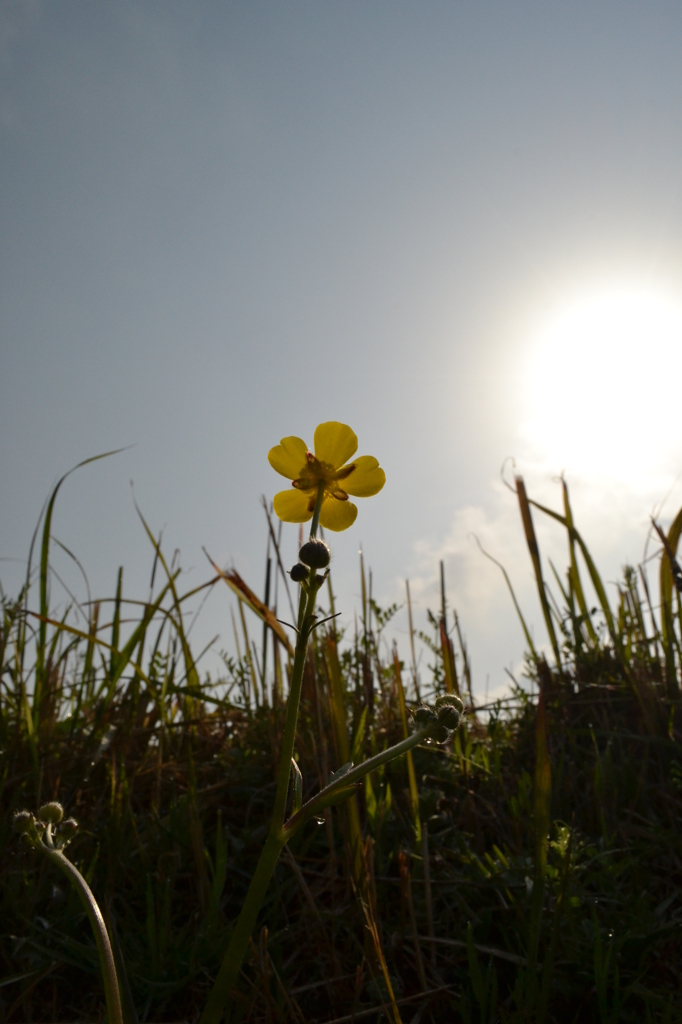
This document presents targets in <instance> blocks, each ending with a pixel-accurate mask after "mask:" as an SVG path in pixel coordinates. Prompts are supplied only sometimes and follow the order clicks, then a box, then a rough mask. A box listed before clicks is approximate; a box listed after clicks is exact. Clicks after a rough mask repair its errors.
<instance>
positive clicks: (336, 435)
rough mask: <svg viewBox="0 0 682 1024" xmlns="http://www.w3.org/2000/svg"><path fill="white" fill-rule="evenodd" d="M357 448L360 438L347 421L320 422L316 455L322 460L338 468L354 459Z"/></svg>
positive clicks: (316, 434) (316, 437)
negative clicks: (347, 424)
mask: <svg viewBox="0 0 682 1024" xmlns="http://www.w3.org/2000/svg"><path fill="white" fill-rule="evenodd" d="M357 450H358V439H357V437H356V436H355V434H354V433H353V431H352V430H351V429H350V427H348V426H346V424H345V423H337V422H336V420H330V422H329V423H320V425H319V427H317V428H316V430H315V455H316V456H317V458H318V459H319V460H320V462H328V463H329V464H330V465H331V466H333V467H334V469H338V467H339V466H343V464H344V462H348V460H349V459H352V458H353V456H354V455H355V453H356V451H357ZM331 529H332V527H331V526H330V530H331ZM343 529H345V527H343Z"/></svg>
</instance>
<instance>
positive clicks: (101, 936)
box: [40, 843, 123, 1024]
mask: <svg viewBox="0 0 682 1024" xmlns="http://www.w3.org/2000/svg"><path fill="white" fill-rule="evenodd" d="M40 848H41V850H42V852H43V853H44V854H45V856H46V857H49V858H50V860H51V861H52V863H53V864H56V865H57V867H58V868H59V869H60V870H61V871H63V872H64V874H65V875H66V877H67V878H68V879H69V882H70V883H71V885H72V886H73V887H74V889H75V890H76V892H77V893H78V895H79V897H80V900H81V903H82V904H83V906H84V907H85V912H86V914H87V915H88V920H89V921H90V925H91V927H92V930H93V932H94V935H95V942H96V943H97V954H98V956H99V962H100V966H101V968H102V978H103V980H104V996H105V999H106V1003H107V1018H108V1024H123V1011H122V1009H121V996H120V992H119V988H118V978H117V977H116V967H115V965H114V954H113V953H112V951H111V943H110V941H109V933H108V932H107V929H106V925H105V924H104V918H103V917H102V912H101V911H100V909H99V907H98V905H97V900H96V899H95V897H94V896H93V894H92V891H91V890H90V887H89V885H88V883H87V882H86V881H85V879H84V878H83V876H82V875H81V873H80V871H79V870H78V868H77V867H76V866H75V865H74V864H72V863H71V861H70V860H69V859H68V857H65V856H64V854H63V853H62V852H61V850H55V849H50V848H49V847H48V846H46V845H45V844H44V843H41V844H40Z"/></svg>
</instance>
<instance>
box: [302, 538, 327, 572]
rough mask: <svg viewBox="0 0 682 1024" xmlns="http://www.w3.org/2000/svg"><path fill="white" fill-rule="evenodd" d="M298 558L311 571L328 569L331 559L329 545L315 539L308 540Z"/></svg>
mask: <svg viewBox="0 0 682 1024" xmlns="http://www.w3.org/2000/svg"><path fill="white" fill-rule="evenodd" d="M298 557H299V558H300V559H301V561H302V562H305V564H306V565H309V566H310V568H311V569H326V568H327V566H328V565H329V561H330V559H331V553H330V551H329V545H328V544H325V542H324V541H323V540H319V539H318V538H315V539H314V540H308V541H306V543H305V544H304V545H303V547H302V548H301V550H300V551H299V553H298Z"/></svg>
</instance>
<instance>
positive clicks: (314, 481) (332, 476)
mask: <svg viewBox="0 0 682 1024" xmlns="http://www.w3.org/2000/svg"><path fill="white" fill-rule="evenodd" d="M357 450H358V439H357V437H356V436H355V434H354V433H353V431H352V430H351V429H350V427H348V426H346V424H345V423H336V422H334V421H331V422H329V423H320V425H319V427H317V429H316V430H315V454H313V453H312V452H311V451H309V450H308V446H307V444H306V443H305V441H302V440H301V438H300V437H283V438H282V440H281V441H280V443H279V444H278V445H276V446H275V447H274V448H271V449H270V451H269V452H268V462H269V463H270V465H271V466H272V468H273V469H276V470H277V472H278V473H281V474H282V476H285V477H287V478H288V479H289V480H291V485H292V487H293V490H291V491H280V492H279V494H276V495H275V500H274V505H275V512H276V513H277V515H278V516H279V518H280V519H283V520H284V522H285V523H307V522H308V520H309V519H312V516H313V512H314V511H315V502H316V500H317V491H318V485H319V483H320V481H324V497H323V499H322V510H321V512H320V524H321V525H322V526H324V528H325V529H326V530H336V531H339V530H347V529H348V527H349V526H352V525H353V523H354V522H355V517H356V516H357V514H358V510H357V506H355V505H354V504H353V503H352V502H351V501H349V500H348V495H349V494H352V495H353V496H354V497H356V498H370V497H371V496H372V495H373V494H378V493H379V491H380V490H381V488H382V487H383V486H384V484H385V483H386V474H385V473H384V471H383V469H382V468H381V467H380V465H379V463H378V461H377V460H376V459H375V458H374V457H373V456H372V455H361V456H360V458H358V459H353V456H354V455H355V453H356V451H357ZM350 459H352V460H353V461H352V462H351V461H349V460H350Z"/></svg>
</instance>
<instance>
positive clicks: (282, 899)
mask: <svg viewBox="0 0 682 1024" xmlns="http://www.w3.org/2000/svg"><path fill="white" fill-rule="evenodd" d="M516 493H517V496H518V499H519V502H520V510H521V515H522V522H523V525H524V530H525V535H526V539H527V541H528V546H529V551H530V554H531V559H532V564H533V568H534V572H535V576H536V580H537V583H538V593H539V596H540V601H541V607H542V610H543V615H544V620H545V623H546V626H547V630H548V635H549V650H551V652H552V653H551V657H549V656H548V657H545V656H543V654H542V652H541V651H539V650H538V649H536V648H535V647H534V646H533V643H532V639H531V636H530V632H529V631H528V630H527V629H526V636H527V639H528V661H527V674H528V677H529V679H530V681H531V683H532V689H533V692H534V693H535V694H536V696H531V695H530V693H529V690H528V688H525V689H522V688H521V687H515V688H514V689H513V690H512V692H511V694H510V696H509V697H508V698H507V699H505V700H499V701H496V702H494V703H493V704H491V705H488V706H486V707H475V706H474V704H473V700H472V697H471V683H470V679H468V664H467V661H466V656H465V655H466V652H465V651H464V649H463V647H462V646H461V643H460V642H459V639H460V634H459V625H458V623H456V621H455V618H454V617H453V616H452V615H448V613H447V604H446V600H445V598H446V594H445V581H444V579H443V581H442V583H443V586H442V605H441V608H440V609H438V610H437V611H436V612H434V613H433V614H432V615H431V621H432V625H433V627H434V628H433V633H432V634H427V635H425V638H424V639H425V640H426V641H427V642H428V644H429V646H430V650H431V656H432V671H431V675H430V677H429V678H422V679H420V680H418V679H417V678H416V673H413V672H410V671H408V670H407V669H406V667H405V665H404V664H403V662H402V661H401V660H400V654H399V652H398V651H397V650H392V651H389V649H388V646H387V645H386V644H384V643H383V642H382V632H383V630H384V629H385V628H386V627H387V626H388V624H389V622H390V618H391V615H392V613H394V611H395V609H388V610H383V609H380V608H379V607H378V606H377V605H376V604H375V602H373V601H372V600H371V598H370V596H369V591H368V588H367V586H366V580H365V573H364V566H363V567H362V578H361V582H362V592H363V601H362V604H363V607H362V609H361V615H360V616H359V618H358V621H359V626H358V630H357V634H354V635H347V634H346V635H344V634H342V633H341V632H340V631H339V630H338V628H337V627H336V625H335V620H332V621H330V622H328V623H326V625H325V626H324V627H322V628H320V629H318V630H316V631H315V634H314V641H313V643H312V646H311V648H310V650H309V653H308V657H307V661H306V664H305V671H304V676H303V688H302V698H301V710H300V715H299V719H298V728H297V735H296V743H295V751H296V764H297V772H296V771H295V772H294V775H295V778H296V783H295V785H294V786H293V787H292V790H293V795H292V801H293V802H294V804H295V802H296V801H297V800H298V801H305V800H307V799H308V798H309V797H310V796H312V795H313V794H314V793H316V792H317V791H319V789H321V788H323V787H324V786H325V785H326V784H327V782H328V780H329V777H330V775H331V774H332V773H334V772H338V771H339V770H344V768H345V767H346V766H347V764H348V762H350V761H354V762H356V763H357V762H358V761H360V760H363V759H364V758H365V757H371V756H373V755H376V754H378V753H380V752H381V751H382V750H384V749H385V748H386V747H388V746H390V745H392V744H395V743H399V742H400V741H401V740H403V739H404V737H405V735H406V734H407V732H408V731H409V730H410V728H411V726H410V718H411V714H410V712H413V713H414V714H415V715H416V716H418V715H419V711H418V709H419V707H420V700H419V697H423V696H427V697H428V698H429V699H430V700H435V699H437V698H447V699H451V697H452V696H456V695H457V694H459V695H460V696H462V697H463V698H464V700H465V702H466V703H467V714H466V716H465V719H464V720H463V722H462V723H461V724H460V725H459V727H458V728H457V729H456V731H455V732H454V733H453V735H452V736H451V737H450V739H449V740H448V741H447V742H446V743H442V744H434V743H431V744H423V745H420V746H418V747H416V748H415V749H414V750H413V751H411V752H410V753H409V754H408V755H406V756H405V757H404V758H401V759H399V760H395V761H392V762H390V763H388V764H386V765H383V766H381V767H380V768H379V769H378V770H377V771H376V772H373V773H372V774H371V775H368V776H366V777H365V779H364V780H363V781H362V783H361V785H360V786H359V787H358V789H357V792H356V794H355V796H353V797H352V798H351V799H350V800H348V801H347V802H346V803H345V804H344V805H343V806H339V807H329V808H327V809H326V810H325V811H324V814H323V815H321V816H320V820H319V822H318V823H316V822H311V823H309V824H308V825H307V826H306V827H305V829H304V830H302V831H301V832H299V834H298V835H296V836H295V838H294V839H293V840H292V841H291V842H290V843H289V844H288V846H287V847H285V850H284V853H283V855H282V856H281V857H280V859H279V862H278V864H277V867H276V870H275V874H274V877H273V881H272V883H271V885H270V887H269V889H268V892H267V896H266V900H265V903H264V906H263V909H262V912H261V915H260V918H259V923H258V927H257V930H256V932H255V933H254V936H253V938H252V941H251V945H250V954H249V957H248V960H247V962H246V963H245V966H244V968H243V970H242V973H241V975H240V978H239V982H238V984H237V988H236V991H235V996H234V999H233V1007H232V1010H231V1019H232V1020H233V1021H237V1020H242V1021H252V1022H257V1021H289V1020H290V1021H297V1022H300V1021H306V1022H313V1021H318V1022H320V1024H322V1022H330V1021H339V1022H340V1021H344V1020H346V1019H347V1020H348V1021H350V1020H368V1021H376V1020H378V1019H381V1018H383V1019H388V1020H390V1021H397V1020H403V1021H405V1022H407V1021H415V1024H417V1022H418V1021H423V1022H428V1021H433V1022H436V1021H440V1020H443V1019H452V1020H455V1021H457V1020H461V1021H463V1022H466V1024H468V1022H479V1021H480V1022H485V1024H492V1022H495V1021H503V1022H513V1021H518V1022H525V1021H537V1022H544V1021H547V1022H550V1021H558V1022H562V1024H563V1022H566V1024H569V1022H573V1021H581V1022H582V1021H590V1022H591V1021H594V1022H599V1024H607V1022H615V1021H647V1020H651V1021H662V1022H664V1021H674V1020H679V1019H680V1018H681V1016H682V1000H681V997H680V989H679V977H680V975H681V972H682V939H681V937H680V936H681V932H680V926H681V924H682V907H681V906H680V893H681V892H682V870H681V860H680V858H681V853H682V846H681V834H680V815H681V814H682V746H681V745H680V714H681V708H680V692H679V685H680V663H681V651H682V647H681V644H682V630H681V624H682V619H681V609H680V593H679V590H678V589H677V581H678V578H679V568H678V566H677V563H676V561H675V556H676V551H677V545H678V540H679V534H680V532H682V514H681V515H678V517H677V518H676V519H675V521H674V522H673V523H672V525H671V527H670V528H669V529H668V531H667V533H665V534H663V538H664V540H665V543H664V544H663V547H662V550H661V554H660V561H659V579H658V581H657V584H656V587H655V588H654V587H653V586H651V585H650V584H649V582H648V579H647V576H646V574H645V573H644V571H643V570H642V571H640V572H639V573H638V572H635V571H634V570H630V569H628V570H626V571H625V573H624V577H623V580H622V582H621V584H620V585H619V588H618V593H617V601H616V603H615V605H614V606H612V604H611V603H610V602H609V600H608V598H607V595H606V591H605V588H604V587H603V584H602V582H601V579H600V577H599V574H598V571H597V569H596V566H595V565H594V563H593V562H592V559H591V557H590V554H589V550H588V548H587V546H586V544H585V543H584V540H583V538H582V536H581V535H580V534H579V532H578V531H577V529H576V527H575V524H574V523H573V519H572V514H571V509H570V503H569V498H568V491H567V489H566V488H565V486H564V487H563V492H562V494H563V506H562V510H561V512H556V511H554V510H552V509H546V508H543V507H541V506H537V505H534V503H533V502H532V501H531V500H530V499H529V498H528V496H527V494H526V491H525V488H524V487H523V484H522V481H517V488H516ZM55 496H56V492H55V495H53V500H52V501H51V502H50V503H49V504H48V506H47V510H46V517H45V521H44V524H43V534H42V545H41V550H40V559H39V562H38V566H37V568H36V571H35V574H34V572H33V571H32V570H31V568H30V567H29V577H28V581H27V586H26V587H25V589H24V590H23V591H22V593H21V594H20V595H19V597H18V598H17V599H16V600H10V599H8V598H6V599H4V600H3V605H2V615H3V619H2V631H1V633H0V655H1V658H2V690H1V691H0V749H1V750H2V783H1V786H2V789H1V793H2V812H3V813H2V816H1V818H0V850H1V851H2V852H1V857H2V864H1V868H2V879H3V883H2V888H1V891H0V900H1V903H0V922H1V924H0V976H1V977H2V979H3V981H2V985H1V986H0V1000H1V1001H0V1013H1V1015H2V1017H3V1018H4V1020H5V1021H7V1022H10V1021H12V1022H14V1021H16V1022H19V1021H35V1022H39V1021H59V1020H61V1021H66V1020H70V1021H75V1020H82V1021H85V1020H90V1021H94V1020H98V1019H102V1014H103V1012H104V1011H103V1005H104V1004H103V991H102V985H101V980H100V975H99V968H98V961H97V952H96V947H95V943H94V941H93V938H92V934H91V933H90V931H89V930H88V922H87V917H86V914H85V911H84V909H83V905H82V903H81V902H80V901H79V898H78V894H77V893H75V892H74V891H73V890H71V889H70V888H69V887H68V885H67V884H66V883H65V881H64V879H63V877H62V876H61V875H60V874H59V873H58V872H57V871H55V870H54V868H53V867H52V866H51V864H50V863H49V861H48V860H46V859H45V858H43V857H39V856H38V855H37V854H36V853H35V852H34V851H32V850H31V849H30V848H29V847H28V846H26V845H25V844H22V843H21V842H20V841H19V838H18V837H16V836H13V835H12V832H11V829H12V820H13V815H14V814H15V812H20V811H23V810H25V809H26V808H38V807H41V806H43V805H45V804H47V803H49V802H50V801H59V803H60V804H61V805H63V807H64V809H65V813H66V814H67V815H68V816H73V817H74V818H75V819H77V820H78V822H79V825H80V828H79V830H78V833H77V834H76V835H75V836H74V838H73V839H72V841H71V845H70V846H69V856H70V858H71V860H72V861H73V862H74V864H75V865H76V866H77V867H78V869H79V871H80V873H81V875H82V876H83V878H84V879H85V881H86V882H87V884H88V885H89V886H90V887H91V889H92V890H93V892H94V893H95V895H96V897H97V900H98V902H99V904H100V906H101V907H102V909H103V913H104V917H105V920H106V923H107V929H108V933H109V936H110V938H111V945H112V948H113V955H114V957H115V959H116V964H117V968H118V971H119V979H120V982H121V985H120V987H121V1002H122V1005H123V1015H124V1019H125V1020H126V1021H127V1022H134V1021H136V1020H140V1021H143V1020H146V1021H152V1022H153V1021H157V1022H158V1021H176V1022H179V1021H195V1020H197V1019H198V1017H199V1016H200V1014H201V1012H202V1009H203V1007H204V1005H205V1002H206V998H207V996H208V993H209V991H210V990H211V986H212V983H213V980H214V979H215V977H216V974H217V971H218V969H219V966H220V963H221V960H222V957H223V954H224V951H225V948H226V946H227V943H228V941H229V938H230V934H231V930H232V927H233V924H234V921H235V919H236V917H237V915H238V913H239V910H240V907H241V906H242V903H243V900H244V897H245V895H246V892H247V888H248V885H249V881H250V878H251V875H252V872H253V868H254V864H255V861H256V860H257V858H258V855H259V853H260V850H261V848H262V845H263V842H264V840H265V837H266V833H267V828H268V821H269V817H270V813H271V810H272V805H273V799H274V794H275V786H276V773H277V766H278V761H279V755H280V743H281V736H282V729H283V722H284V710H285V704H284V701H285V696H286V692H287V688H288V678H289V677H288V672H289V671H290V664H291V659H290V650H291V648H290V644H289V640H288V638H287V634H286V632H285V631H284V629H283V627H282V626H281V624H280V623H279V622H278V621H277V616H276V611H275V609H273V608H271V607H269V606H270V605H271V600H270V594H269V593H268V594H266V595H265V599H264V600H263V601H260V599H259V598H258V597H257V596H256V595H255V594H254V593H253V592H252V591H251V590H250V589H249V587H248V586H247V584H246V583H245V582H244V581H243V580H241V578H240V577H239V576H238V575H237V574H236V573H234V572H224V571H222V570H216V573H215V575H214V576H212V577H211V578H210V579H209V580H207V582H206V584H204V588H208V587H211V586H215V585H224V582H227V583H228V584H229V585H230V587H231V588H232V589H233V590H234V591H235V593H236V595H237V597H238V598H239V607H238V615H237V617H236V620H235V621H239V624H240V627H241V629H240V632H241V635H242V637H244V636H245V634H247V633H248V625H247V623H248V616H253V615H254V614H255V615H257V616H258V618H259V622H260V625H259V628H260V627H261V626H262V627H263V630H264V632H263V637H264V641H263V645H262V647H261V649H260V653H259V652H258V650H257V648H256V647H255V645H254V644H252V643H251V641H250V638H249V639H246V640H242V650H243V652H244V653H243V656H242V655H240V656H238V657H236V658H234V659H227V660H226V664H225V674H224V678H222V679H220V680H215V679H213V680H211V679H208V678H206V679H202V678H201V676H200V673H199V671H198V669H197V665H196V661H195V658H194V655H193V652H192V650H191V646H190V643H189V640H188V637H187V630H186V627H185V622H186V620H187V612H186V609H187V608H189V607H190V605H191V604H192V601H193V599H194V598H195V596H196V595H197V594H200V593H202V592H203V589H202V588H201V587H200V588H195V589H194V590H192V591H190V592H188V593H184V592H183V591H182V589H181V583H182V577H181V574H180V572H179V570H178V569H177V567H176V566H174V565H173V564H169V563H168V562H167V561H166V560H165V558H164V555H163V551H162V550H161V547H160V545H159V544H158V543H157V542H156V541H155V540H154V538H153V535H152V534H151V532H150V531H148V533H149V536H150V540H151V542H152V545H153V547H152V558H153V560H154V563H155V572H154V579H155V580H156V581H157V582H156V586H155V589H154V592H153V593H152V594H151V595H150V596H149V598H148V599H147V600H146V601H141V602H137V601H129V600H127V599H126V598H125V596H124V589H123V579H122V576H121V575H120V576H119V580H118V583H117V587H116V594H115V597H114V598H113V599H112V600H111V601H107V602H105V601H99V602H92V603H87V604H83V605H82V606H80V608H79V609H78V611H79V614H80V616H81V620H80V624H78V625H77V624H76V621H77V620H76V619H75V615H74V613H75V611H76V609H75V608H74V607H72V608H67V609H64V608H62V609H61V610H60V611H57V610H55V609H54V608H51V607H50V600H49V579H50V529H51V514H52V508H53V505H54V497H55ZM538 512H540V513H541V514H543V515H544V514H548V515H550V516H552V517H553V518H554V520H555V521H556V522H557V526H558V528H561V529H563V530H564V531H565V532H566V535H567V538H568V542H569V566H568V571H567V573H566V575H565V576H564V577H562V576H560V575H559V574H555V576H554V587H553V590H550V588H549V587H548V585H547V582H546V580H545V567H544V565H543V563H542V560H541V556H540V552H539V550H538V546H537V540H536V537H535V533H534V526H533V514H534V513H535V514H536V515H537V514H538ZM145 528H146V527H145ZM270 541H271V543H272V545H273V546H272V550H273V552H274V554H275V555H276V556H277V557H276V558H275V557H273V562H274V564H275V566H277V565H278V563H280V559H279V550H278V547H277V544H276V541H277V537H276V535H275V531H274V530H273V531H271V535H270ZM654 589H655V597H654ZM34 592H37V601H36V603H35V604H34V597H33V595H34ZM328 604H329V605H330V612H331V613H333V612H334V611H335V609H334V606H333V595H332V591H331V585H330V586H329V590H328ZM523 627H524V628H526V627H525V622H524V623H523ZM252 630H253V623H252ZM254 635H255V634H254ZM456 648H457V649H456ZM266 652H267V655H266ZM411 660H412V659H411ZM264 669H265V671H264ZM410 677H412V678H410ZM408 680H409V682H408ZM417 685H419V690H417ZM299 773H300V774H299ZM292 809H293V807H292Z"/></svg>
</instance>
